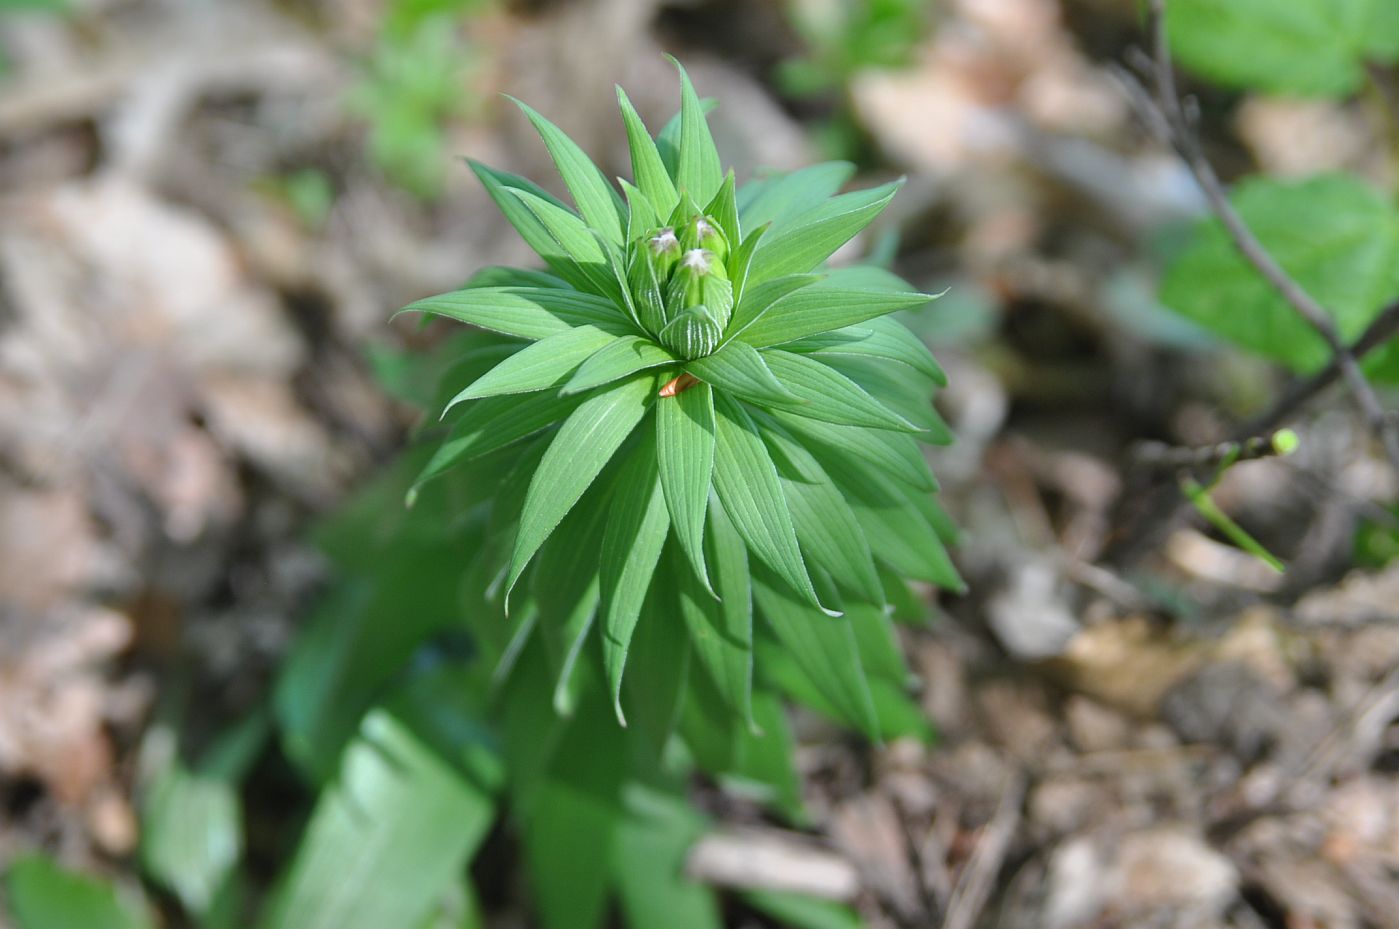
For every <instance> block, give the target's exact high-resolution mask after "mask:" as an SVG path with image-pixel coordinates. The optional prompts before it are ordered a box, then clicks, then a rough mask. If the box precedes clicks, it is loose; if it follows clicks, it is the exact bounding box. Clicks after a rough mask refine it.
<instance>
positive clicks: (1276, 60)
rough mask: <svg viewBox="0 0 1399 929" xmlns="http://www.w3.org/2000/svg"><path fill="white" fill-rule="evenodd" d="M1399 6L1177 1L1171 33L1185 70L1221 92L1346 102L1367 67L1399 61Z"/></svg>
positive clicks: (1295, 0) (1371, 0) (1326, 0)
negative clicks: (1239, 90)
mask: <svg viewBox="0 0 1399 929" xmlns="http://www.w3.org/2000/svg"><path fill="white" fill-rule="evenodd" d="M1395 10H1396V5H1395V4H1394V2H1393V0H1171V2H1170V3H1168V4H1166V26H1167V29H1168V32H1169V35H1170V40H1171V47H1172V50H1173V51H1174V53H1175V55H1176V57H1177V58H1178V59H1179V60H1180V62H1181V64H1183V65H1185V66H1186V67H1187V68H1189V69H1190V70H1192V71H1195V72H1196V73H1198V74H1199V75H1201V76H1202V77H1205V78H1208V79H1209V80H1211V81H1215V82H1216V83H1219V84H1224V85H1226V86H1230V87H1237V88H1242V89H1258V90H1263V91H1267V92H1270V93H1279V94H1304V95H1318V96H1333V97H1334V96H1345V95H1348V94H1351V93H1353V92H1354V91H1355V90H1357V89H1358V88H1359V87H1360V85H1361V83H1362V82H1363V81H1364V80H1365V62H1366V61H1367V60H1373V61H1381V62H1384V61H1393V60H1394V59H1395V58H1396V57H1399V13H1396V12H1395Z"/></svg>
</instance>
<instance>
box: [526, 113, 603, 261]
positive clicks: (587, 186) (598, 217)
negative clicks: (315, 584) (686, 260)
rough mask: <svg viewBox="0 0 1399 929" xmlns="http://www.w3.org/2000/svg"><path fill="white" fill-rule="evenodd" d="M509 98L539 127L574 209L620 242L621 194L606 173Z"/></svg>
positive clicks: (561, 134) (559, 132) (548, 124)
mask: <svg viewBox="0 0 1399 929" xmlns="http://www.w3.org/2000/svg"><path fill="white" fill-rule="evenodd" d="M510 99H511V100H514V102H515V105H516V106H518V107H519V108H520V109H521V110H522V111H524V114H525V115H526V116H528V117H529V121H530V122H531V123H533V124H534V128H535V129H536V130H538V131H539V136H540V138H542V139H543V140H544V144H545V145H546V146H547V147H548V149H549V155H550V156H551V157H552V158H553V159H554V165H555V166H556V167H557V168H558V169H559V176H560V177H562V178H563V182H564V184H566V185H567V186H568V192H569V193H571V194H572V195H573V202H574V203H576V204H578V211H579V212H580V213H582V214H583V218H584V219H586V220H587V221H588V225H589V226H591V227H592V228H594V229H596V230H598V231H599V232H601V233H603V234H604V235H605V236H606V237H607V238H608V240H609V241H612V242H616V243H618V244H620V243H621V241H622V223H623V221H624V220H625V217H626V214H625V213H624V212H623V211H622V200H621V198H620V197H619V196H618V195H617V192H616V191H615V190H613V189H612V186H611V185H610V184H608V183H607V177H606V176H605V175H604V174H603V173H602V172H601V171H599V170H598V168H597V165H595V164H593V162H592V159H590V158H589V157H588V156H587V155H586V154H584V152H583V150H582V149H581V148H579V147H578V144H577V143H576V142H574V141H573V140H572V139H570V138H569V137H568V136H567V135H566V134H565V133H564V131H563V130H562V129H560V128H559V127H558V126H555V125H554V124H553V123H551V122H549V120H547V119H545V118H544V117H543V116H541V115H539V113H537V112H535V110H534V109H533V108H532V107H530V106H529V104H527V103H522V102H521V101H519V100H515V98H514V97H511V98H510Z"/></svg>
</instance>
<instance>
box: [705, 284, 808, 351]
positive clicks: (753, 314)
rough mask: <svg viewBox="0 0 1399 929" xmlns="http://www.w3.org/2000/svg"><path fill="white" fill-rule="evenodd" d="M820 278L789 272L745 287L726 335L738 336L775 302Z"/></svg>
mask: <svg viewBox="0 0 1399 929" xmlns="http://www.w3.org/2000/svg"><path fill="white" fill-rule="evenodd" d="M820 279H821V278H820V277H819V276H818V275H815V274H789V275H787V276H785V277H779V278H775V279H773V280H770V281H763V282H762V283H761V284H756V285H754V286H752V287H748V288H745V290H744V293H743V296H742V298H740V299H739V301H738V303H737V304H736V305H735V306H734V312H733V317H732V318H731V319H730V320H729V328H728V331H727V332H725V337H726V338H728V339H729V340H733V339H736V338H738V337H739V336H740V335H742V334H743V332H744V330H745V329H747V328H748V327H749V326H751V325H753V323H754V322H756V321H757V320H759V319H761V318H762V317H763V314H765V313H766V312H767V311H768V310H769V309H771V308H772V307H773V306H774V305H775V304H777V303H778V302H780V301H781V300H783V299H785V298H786V297H787V296H789V295H790V294H793V293H798V292H800V291H801V289H802V288H803V287H807V286H810V285H811V284H814V283H816V282H817V281H819V280H820ZM735 295H737V291H735Z"/></svg>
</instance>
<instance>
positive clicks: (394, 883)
mask: <svg viewBox="0 0 1399 929" xmlns="http://www.w3.org/2000/svg"><path fill="white" fill-rule="evenodd" d="M489 787H490V785H484V784H478V783H475V782H473V780H472V779H471V778H469V777H468V776H467V775H466V774H465V773H464V772H463V771H462V770H460V768H459V767H458V766H457V765H456V764H454V763H452V762H451V761H449V760H448V759H446V758H444V757H443V756H442V755H441V754H439V752H438V751H436V750H435V749H434V748H432V747H430V746H429V745H428V744H427V743H426V742H425V741H424V740H423V739H422V738H421V737H420V736H419V735H418V734H416V733H415V732H414V731H413V730H412V729H410V728H409V726H408V725H406V724H405V723H404V721H403V720H401V719H400V718H399V717H398V716H397V715H395V714H392V713H390V712H387V711H385V710H383V709H375V710H372V711H370V713H369V714H368V715H367V716H366V717H365V719H364V723H363V725H362V726H361V729H360V735H359V737H358V738H357V739H355V741H354V742H352V743H351V744H350V746H349V748H348V749H347V750H346V752H345V756H344V759H343V760H342V762H341V768H340V775H339V777H338V778H337V780H336V782H335V783H334V784H333V785H332V786H330V787H329V788H327V789H326V791H325V792H323V793H322V794H321V796H320V799H319V800H318V801H317V803H316V809H315V811H314V812H313V813H312V815H311V821H310V823H309V824H308V825H307V827H306V834H305V836H304V837H303V838H302V841H301V846H300V847H299V848H298V850H297V853H296V858H295V860H294V861H293V863H292V866H291V870H290V871H289V872H288V874H287V877H286V879H285V883H284V884H283V886H282V887H280V888H279V890H278V893H277V895H276V897H275V899H274V901H273V903H272V906H271V909H270V910H269V911H268V914H267V918H266V919H265V920H264V921H263V922H262V923H261V926H262V929H384V927H386V926H411V925H413V924H415V923H417V922H419V921H421V920H424V919H426V918H427V916H428V914H429V913H430V912H431V911H432V909H433V907H434V906H436V905H437V903H438V901H439V900H440V899H441V898H442V896H443V895H444V894H445V893H447V891H448V890H449V888H450V887H451V886H452V884H453V882H454V881H455V880H456V879H457V876H458V875H459V874H460V873H461V870H462V869H463V868H464V867H465V865H466V862H467V860H468V858H469V857H470V855H471V852H472V850H473V849H474V848H475V847H476V846H477V844H479V843H480V841H481V840H482V839H483V838H484V837H485V834H486V831H487V830H488V829H489V828H490V824H491V823H492V822H493V821H494V819H495V803H494V800H493V799H492V796H491V793H490V790H489Z"/></svg>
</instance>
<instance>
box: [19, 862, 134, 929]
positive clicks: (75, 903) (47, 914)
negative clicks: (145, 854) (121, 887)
mask: <svg viewBox="0 0 1399 929" xmlns="http://www.w3.org/2000/svg"><path fill="white" fill-rule="evenodd" d="M5 889H6V891H7V893H8V895H9V903H10V911H11V914H12V915H13V916H14V918H15V922H16V924H17V929H151V927H152V926H153V925H154V924H153V923H152V922H151V921H150V918H149V917H148V916H147V915H146V914H145V913H144V912H143V909H144V908H143V907H141V906H140V905H139V904H138V903H137V902H135V901H132V900H127V899H124V898H123V897H122V895H121V894H119V893H118V892H117V889H116V888H115V887H113V886H112V885H111V884H109V883H107V882H106V881H103V880H101V879H99V878H95V877H89V876H88V875H85V874H77V873H75V872H72V871H66V870H64V869H63V868H60V867H59V866H58V865H57V864H55V863H54V862H53V861H52V860H50V859H48V858H45V857H43V856H42V855H26V856H24V857H21V858H18V859H16V860H15V861H14V862H13V863H11V865H10V867H9V870H7V871H6V872H5Z"/></svg>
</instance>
